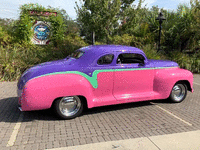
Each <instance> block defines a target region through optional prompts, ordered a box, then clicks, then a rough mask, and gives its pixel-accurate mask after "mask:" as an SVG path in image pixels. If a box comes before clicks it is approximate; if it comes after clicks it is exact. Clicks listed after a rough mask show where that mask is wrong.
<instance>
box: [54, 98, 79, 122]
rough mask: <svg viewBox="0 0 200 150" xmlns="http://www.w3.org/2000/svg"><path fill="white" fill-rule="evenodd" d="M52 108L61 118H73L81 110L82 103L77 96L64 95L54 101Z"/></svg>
mask: <svg viewBox="0 0 200 150" xmlns="http://www.w3.org/2000/svg"><path fill="white" fill-rule="evenodd" d="M54 110H55V112H56V114H57V115H58V116H59V117H60V118H62V119H73V118H76V117H77V116H79V115H80V114H81V113H82V111H83V103H82V101H81V99H80V98H79V97H78V96H66V97H62V98H60V99H57V100H56V101H55V102H54Z"/></svg>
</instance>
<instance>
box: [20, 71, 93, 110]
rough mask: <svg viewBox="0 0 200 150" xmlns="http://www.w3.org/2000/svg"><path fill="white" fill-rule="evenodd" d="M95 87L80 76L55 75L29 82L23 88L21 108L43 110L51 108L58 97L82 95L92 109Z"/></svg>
mask: <svg viewBox="0 0 200 150" xmlns="http://www.w3.org/2000/svg"><path fill="white" fill-rule="evenodd" d="M92 90H93V86H92V85H91V83H90V82H89V81H88V80H87V79H86V78H85V77H83V76H81V75H79V74H54V75H46V76H41V77H37V78H33V79H31V80H29V81H28V82H27V83H26V85H25V86H24V88H23V91H22V95H21V97H20V99H21V108H22V110H23V111H28V110H41V109H48V108H50V107H51V105H52V103H53V101H54V100H55V99H56V98H58V97H63V96H72V95H81V96H84V97H85V98H86V99H87V103H88V107H92V105H93V104H92V98H93V95H92Z"/></svg>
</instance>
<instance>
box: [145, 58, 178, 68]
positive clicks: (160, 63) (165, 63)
mask: <svg viewBox="0 0 200 150" xmlns="http://www.w3.org/2000/svg"><path fill="white" fill-rule="evenodd" d="M148 62H149V63H150V64H152V65H153V66H154V67H156V68H157V67H178V64H177V63H176V62H174V61H170V60H154V59H149V60H148Z"/></svg>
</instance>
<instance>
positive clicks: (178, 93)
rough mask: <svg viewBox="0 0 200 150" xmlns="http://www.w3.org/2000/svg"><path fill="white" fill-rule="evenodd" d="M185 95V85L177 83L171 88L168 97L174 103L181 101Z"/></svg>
mask: <svg viewBox="0 0 200 150" xmlns="http://www.w3.org/2000/svg"><path fill="white" fill-rule="evenodd" d="M186 95H187V86H186V85H185V84H184V83H177V84H175V85H174V87H173V88H172V91H171V94H170V96H169V99H170V100H171V101H172V102H174V103H180V102H182V101H183V100H184V99H185V97H186Z"/></svg>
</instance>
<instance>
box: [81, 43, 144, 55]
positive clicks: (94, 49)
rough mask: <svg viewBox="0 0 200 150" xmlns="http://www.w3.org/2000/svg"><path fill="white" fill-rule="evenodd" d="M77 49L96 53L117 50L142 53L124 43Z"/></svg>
mask: <svg viewBox="0 0 200 150" xmlns="http://www.w3.org/2000/svg"><path fill="white" fill-rule="evenodd" d="M79 50H81V51H84V52H92V53H96V54H103V53H109V52H111V51H112V52H119V51H122V52H124V51H129V53H130V52H140V53H144V52H143V51H142V50H140V49H138V48H136V47H132V46H124V45H90V46H86V47H82V48H80V49H79Z"/></svg>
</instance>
